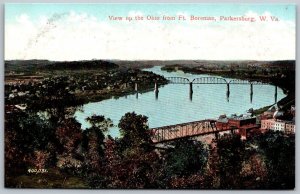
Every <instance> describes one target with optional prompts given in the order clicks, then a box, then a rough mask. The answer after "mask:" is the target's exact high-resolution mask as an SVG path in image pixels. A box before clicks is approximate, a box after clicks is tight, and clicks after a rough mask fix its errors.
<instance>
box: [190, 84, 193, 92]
mask: <svg viewBox="0 0 300 194" xmlns="http://www.w3.org/2000/svg"><path fill="white" fill-rule="evenodd" d="M190 93H193V82H190Z"/></svg>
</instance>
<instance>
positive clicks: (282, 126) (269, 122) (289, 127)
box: [261, 119, 296, 134]
mask: <svg viewBox="0 0 300 194" xmlns="http://www.w3.org/2000/svg"><path fill="white" fill-rule="evenodd" d="M261 129H263V130H274V131H282V132H284V133H287V134H291V133H295V131H296V127H295V123H294V122H292V121H284V120H278V119H265V120H261Z"/></svg>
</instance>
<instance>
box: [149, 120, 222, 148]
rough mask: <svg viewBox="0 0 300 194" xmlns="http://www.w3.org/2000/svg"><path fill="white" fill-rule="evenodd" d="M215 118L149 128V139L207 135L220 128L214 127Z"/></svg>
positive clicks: (169, 139) (172, 138) (216, 131)
mask: <svg viewBox="0 0 300 194" xmlns="http://www.w3.org/2000/svg"><path fill="white" fill-rule="evenodd" d="M215 123H216V120H201V121H194V122H188V123H181V124H176V125H169V126H163V127H157V128H152V129H150V131H151V132H150V133H151V140H152V142H153V143H161V142H166V141H172V140H175V139H180V138H186V137H193V136H200V135H207V134H212V133H216V135H218V133H219V132H221V131H222V130H218V129H217V128H216V125H215Z"/></svg>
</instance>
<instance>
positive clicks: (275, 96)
mask: <svg viewBox="0 0 300 194" xmlns="http://www.w3.org/2000/svg"><path fill="white" fill-rule="evenodd" d="M274 98H275V103H277V86H275V94H274Z"/></svg>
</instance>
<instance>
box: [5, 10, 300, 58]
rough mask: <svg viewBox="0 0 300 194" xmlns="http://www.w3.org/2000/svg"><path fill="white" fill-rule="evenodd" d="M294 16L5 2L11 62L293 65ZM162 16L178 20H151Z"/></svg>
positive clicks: (289, 13)
mask: <svg viewBox="0 0 300 194" xmlns="http://www.w3.org/2000/svg"><path fill="white" fill-rule="evenodd" d="M295 11H296V8H295V5H291V4H5V37H4V39H5V60H13V59H21V60H25V59H48V60H53V61H73V60H92V59H119V60H179V59H181V60H295V55H296V53H295V49H296V26H295V25H296V24H295ZM164 15H165V16H174V17H175V18H176V20H175V21H163V20H147V19H146V18H147V16H159V17H162V16H164ZM179 15H182V16H184V17H185V18H186V20H185V21H182V20H177V18H178V17H179ZM191 15H194V16H201V17H208V16H210V17H215V18H216V21H190V20H189V19H190V16H191ZM109 16H121V17H126V16H130V17H132V18H134V17H135V16H143V17H144V18H145V19H144V20H143V21H134V20H132V21H126V20H122V21H112V20H110V19H109ZM220 16H225V17H228V16H232V17H237V16H238V17H241V16H244V17H253V18H255V19H256V22H241V21H238V22H229V21H220V20H219V18H220ZM259 16H266V17H267V18H268V21H267V22H266V21H260V19H259ZM271 16H275V17H277V18H278V19H279V21H276V22H274V21H271V19H270V18H271Z"/></svg>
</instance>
